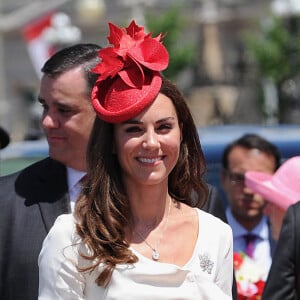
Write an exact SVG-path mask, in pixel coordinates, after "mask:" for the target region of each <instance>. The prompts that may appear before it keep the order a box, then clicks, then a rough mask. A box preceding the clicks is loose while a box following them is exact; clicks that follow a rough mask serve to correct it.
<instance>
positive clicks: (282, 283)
mask: <svg viewBox="0 0 300 300" xmlns="http://www.w3.org/2000/svg"><path fill="white" fill-rule="evenodd" d="M299 218H300V202H298V203H297V204H294V205H292V206H291V207H289V209H288V210H287V213H286V215H285V218H284V221H283V224H282V228H281V233H280V237H279V240H278V243H277V247H276V250H275V253H274V257H273V262H272V266H271V270H270V273H269V276H268V279H267V282H266V286H265V289H264V293H263V297H262V299H264V300H269V299H271V300H282V299H284V300H296V299H300V298H299V297H300V293H299V283H300V280H299V275H300V271H299V259H300V258H299V257H300V222H299ZM297 281H298V284H297ZM297 286H298V287H297ZM297 288H298V298H297V296H296V295H297Z"/></svg>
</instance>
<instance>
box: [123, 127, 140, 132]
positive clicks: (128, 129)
mask: <svg viewBox="0 0 300 300" xmlns="http://www.w3.org/2000/svg"><path fill="white" fill-rule="evenodd" d="M140 131H141V128H140V127H138V126H132V127H128V128H126V130H125V132H129V133H131V132H140Z"/></svg>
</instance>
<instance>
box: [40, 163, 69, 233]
mask: <svg viewBox="0 0 300 300" xmlns="http://www.w3.org/2000/svg"><path fill="white" fill-rule="evenodd" d="M49 162H50V163H49V168H48V170H47V171H46V172H45V170H44V172H43V174H41V176H40V186H39V187H38V189H39V196H40V197H43V198H41V199H40V201H38V204H39V208H40V212H41V216H42V219H43V222H44V225H45V228H46V231H47V232H48V231H49V230H50V228H51V227H52V225H53V223H54V222H55V220H56V218H57V217H58V216H59V215H61V214H64V213H70V211H71V210H70V204H69V195H68V185H67V176H66V168H65V167H64V166H63V165H62V164H60V163H57V162H55V161H53V160H50V161H49Z"/></svg>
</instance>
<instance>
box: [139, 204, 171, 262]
mask: <svg viewBox="0 0 300 300" xmlns="http://www.w3.org/2000/svg"><path fill="white" fill-rule="evenodd" d="M171 204H172V199H171V198H169V207H168V213H167V218H166V222H165V224H164V227H163V229H162V231H161V235H160V238H159V240H158V241H157V243H156V246H155V247H153V246H152V245H151V244H150V243H148V242H147V240H146V239H145V238H144V237H143V236H142V235H141V234H140V233H139V232H138V231H136V230H134V232H135V233H136V234H137V235H138V236H139V237H140V238H141V239H142V240H143V241H144V242H145V244H146V245H147V246H148V247H149V248H150V249H151V250H152V259H153V260H155V261H158V260H159V252H158V246H159V244H160V242H161V240H162V238H163V236H164V233H165V231H166V229H167V226H168V222H169V216H170V211H171V206H172V205H171Z"/></svg>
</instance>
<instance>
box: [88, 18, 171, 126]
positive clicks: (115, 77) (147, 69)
mask: <svg viewBox="0 0 300 300" xmlns="http://www.w3.org/2000/svg"><path fill="white" fill-rule="evenodd" d="M109 29H110V35H109V36H108V41H109V42H110V44H111V45H112V46H110V47H107V48H104V49H101V50H100V51H99V56H100V58H101V62H100V63H99V64H98V65H97V66H96V67H95V68H94V69H93V72H95V73H97V74H99V78H98V80H97V82H96V86H95V87H94V89H93V93H92V100H93V105H94V108H95V110H96V112H97V113H98V114H99V116H100V117H101V118H102V119H104V120H105V121H108V122H111V123H115V122H121V121H124V120H126V119H129V118H130V117H133V116H134V115H136V114H137V113H139V112H140V111H141V110H142V109H143V108H144V107H146V106H147V105H149V104H150V103H151V101H153V100H154V98H155V96H156V95H157V93H158V92H159V89H160V86H161V78H160V74H159V71H162V70H164V69H166V68H167V66H168V62H169V54H168V52H167V50H166V48H165V47H164V46H163V45H162V43H161V40H162V34H159V35H158V36H157V37H152V35H151V33H149V34H146V33H145V31H144V27H140V26H138V25H136V23H135V22H134V21H132V22H131V23H130V25H129V26H128V27H127V28H119V27H118V26H116V25H114V24H112V23H109ZM137 90H138V91H139V94H137ZM133 97H135V99H133ZM136 97H137V98H136Z"/></svg>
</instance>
